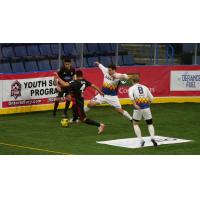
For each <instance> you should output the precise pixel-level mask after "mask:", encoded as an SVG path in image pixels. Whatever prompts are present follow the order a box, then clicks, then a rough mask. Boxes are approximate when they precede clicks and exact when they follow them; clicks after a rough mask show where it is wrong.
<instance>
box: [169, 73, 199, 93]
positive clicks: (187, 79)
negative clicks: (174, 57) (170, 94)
mask: <svg viewBox="0 0 200 200" xmlns="http://www.w3.org/2000/svg"><path fill="white" fill-rule="evenodd" d="M170 89H171V91H199V90H200V72H199V71H172V72H171V82H170Z"/></svg>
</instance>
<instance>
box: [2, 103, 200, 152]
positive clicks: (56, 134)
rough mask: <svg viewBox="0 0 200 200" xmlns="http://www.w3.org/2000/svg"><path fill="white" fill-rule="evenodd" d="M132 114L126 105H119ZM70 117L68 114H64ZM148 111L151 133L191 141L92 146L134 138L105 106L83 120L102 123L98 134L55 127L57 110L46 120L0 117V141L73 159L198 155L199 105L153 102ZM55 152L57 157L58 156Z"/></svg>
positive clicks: (28, 116) (124, 122)
mask: <svg viewBox="0 0 200 200" xmlns="http://www.w3.org/2000/svg"><path fill="white" fill-rule="evenodd" d="M124 108H125V109H126V110H127V111H128V112H129V113H132V108H131V106H125V107H124ZM69 113H71V111H69ZM152 113H153V118H154V125H155V129H156V134H157V135H160V136H166V137H177V138H180V139H189V140H193V142H190V143H182V144H171V145H162V146H159V147H157V148H154V147H145V148H140V149H128V148H122V147H114V146H108V145H103V144H97V143H96V141H104V140H112V139H122V138H130V137H135V135H134V134H133V130H132V127H131V123H130V122H129V121H128V120H127V119H125V118H124V117H122V116H120V115H119V114H117V113H116V112H115V111H114V110H113V108H111V107H97V108H93V110H91V111H90V112H89V113H88V117H89V118H91V119H94V120H97V121H100V122H103V123H105V125H106V130H105V132H104V134H102V135H98V134H97V128H96V127H93V126H90V125H86V124H73V125H71V126H70V127H69V128H61V127H60V119H61V114H62V113H61V111H58V114H57V117H56V118H55V119H54V118H52V116H51V114H52V112H35V113H27V114H15V115H2V116H0V143H7V144H13V145H19V146H26V147H32V148H39V149H45V150H49V151H56V152H63V153H68V154H76V155H77V154H78V155H132V154H139V155H148V154H151V155H163V154H166V155H186V154H200V120H199V113H200V105H199V104H195V103H184V104H153V105H152ZM141 129H142V132H143V136H147V135H148V134H147V127H146V124H145V122H141ZM0 154H1V155H52V154H55V155H57V153H52V152H46V151H42V150H39V151H37V150H31V149H24V148H19V147H13V146H12V147H11V146H5V145H2V144H0ZM58 154H59V153H58Z"/></svg>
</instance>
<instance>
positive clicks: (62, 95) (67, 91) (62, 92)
mask: <svg viewBox="0 0 200 200" xmlns="http://www.w3.org/2000/svg"><path fill="white" fill-rule="evenodd" d="M69 94H70V89H69V88H66V89H64V90H62V91H61V92H58V96H57V97H66V96H67V95H69Z"/></svg>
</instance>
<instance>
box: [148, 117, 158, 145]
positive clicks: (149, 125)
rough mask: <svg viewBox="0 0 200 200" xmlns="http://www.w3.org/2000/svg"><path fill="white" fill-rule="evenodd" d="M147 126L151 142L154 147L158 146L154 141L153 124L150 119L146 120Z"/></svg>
mask: <svg viewBox="0 0 200 200" xmlns="http://www.w3.org/2000/svg"><path fill="white" fill-rule="evenodd" d="M146 123H147V126H148V131H149V134H150V136H151V142H152V143H153V145H154V146H155V147H156V146H158V144H157V142H156V141H155V138H154V136H155V129H154V125H153V121H152V119H149V120H146Z"/></svg>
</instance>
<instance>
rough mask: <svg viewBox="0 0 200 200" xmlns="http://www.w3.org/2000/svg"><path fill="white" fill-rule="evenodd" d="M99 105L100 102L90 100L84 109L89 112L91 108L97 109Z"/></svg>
mask: <svg viewBox="0 0 200 200" xmlns="http://www.w3.org/2000/svg"><path fill="white" fill-rule="evenodd" d="M98 104H99V103H98V102H96V101H92V100H90V101H89V103H88V104H87V106H85V107H84V111H85V112H88V111H89V110H90V108H92V107H95V106H96V105H98Z"/></svg>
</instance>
